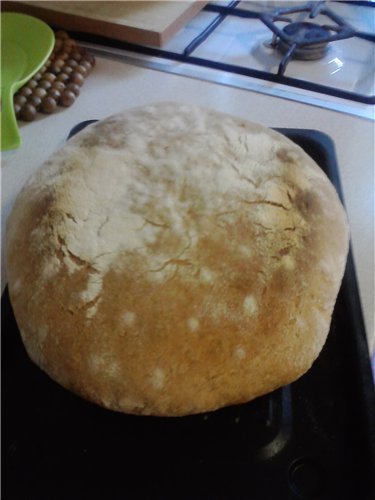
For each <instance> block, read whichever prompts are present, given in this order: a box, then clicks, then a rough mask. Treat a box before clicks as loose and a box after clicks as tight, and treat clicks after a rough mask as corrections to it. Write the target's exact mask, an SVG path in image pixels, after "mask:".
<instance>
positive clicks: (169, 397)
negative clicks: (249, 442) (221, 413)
mask: <svg viewBox="0 0 375 500" xmlns="http://www.w3.org/2000/svg"><path fill="white" fill-rule="evenodd" d="M347 251H348V225H347V222H346V217H345V213H344V210H343V207H342V205H341V203H340V201H339V198H338V196H337V194H336V192H335V189H334V188H333V186H332V185H331V183H330V181H329V180H328V179H327V177H326V175H325V174H324V173H323V172H322V171H321V169H320V168H319V167H318V166H317V165H316V164H315V163H314V161H313V160H312V159H311V158H310V157H309V156H307V155H306V154H305V153H304V151H303V150H302V149H301V148H299V147H298V146H296V145H295V144H294V143H292V142H291V141H290V140H288V139H287V138H285V137H284V136H282V135H280V134H278V133H276V132H274V131H272V130H269V129H266V128H264V127H262V126H260V125H257V124H253V123H250V122H247V121H244V120H242V119H239V118H236V117H233V116H228V115H226V114H223V113H219V112H216V111H213V110H209V109H203V108H200V107H197V106H192V105H184V104H178V103H158V104H155V105H150V106H146V107H143V108H136V109H133V110H127V111H125V112H123V113H120V114H118V115H114V116H112V117H110V118H108V119H106V120H103V121H100V122H98V123H96V124H94V125H91V126H89V127H87V128H86V129H85V130H84V131H82V132H80V133H79V134H77V135H76V136H75V137H74V138H73V139H71V140H69V141H68V142H67V143H66V145H65V146H63V147H62V148H61V149H60V150H59V151H57V152H56V153H55V154H54V155H53V156H52V157H51V158H50V159H49V160H48V161H46V162H45V163H44V165H42V167H41V168H40V169H39V170H38V172H37V173H36V174H35V175H34V176H32V178H31V179H30V180H29V181H28V183H27V184H26V186H25V187H24V189H23V190H22V191H21V193H20V194H19V196H18V198H17V200H16V202H15V205H14V208H13V211H12V213H11V215H10V217H9V220H8V228H7V264H8V276H9V292H10V297H11V301H12V305H13V308H14V312H15V316H16V319H17V323H18V325H19V329H20V332H21V335H22V339H23V342H24V344H25V347H26V349H27V351H28V353H29V355H30V357H31V359H32V360H33V361H34V362H35V363H37V364H38V365H39V366H40V367H41V368H42V369H43V370H45V371H46V372H47V373H48V374H49V375H50V376H51V377H52V378H53V379H55V380H56V381H57V382H59V383H60V384H61V385H63V386H64V387H66V388H68V389H70V390H72V391H74V392H75V393H77V394H79V395H81V396H82V397H84V398H86V399H88V400H90V401H93V402H96V403H98V404H100V405H103V406H105V407H107V408H111V409H114V410H119V411H124V412H129V413H137V414H152V415H171V416H175V415H187V414H191V413H198V412H203V411H209V410H213V409H216V408H219V407H222V406H225V405H229V404H235V403H241V402H246V401H249V400H251V399H253V398H255V397H257V396H259V395H262V394H265V393H267V392H270V391H272V390H274V389H276V388H277V387H280V386H282V385H284V384H287V383H290V382H291V381H293V380H295V379H297V378H298V377H299V376H301V375H302V374H303V373H305V372H306V371H307V370H308V369H309V367H310V366H311V364H312V363H313V361H314V360H315V359H316V357H317V356H318V354H319V352H320V350H321V348H322V346H323V344H324V342H325V340H326V337H327V334H328V331H329V326H330V320H331V315H332V311H333V307H334V304H335V300H336V296H337V293H338V290H339V287H340V283H341V279H342V276H343V272H344V268H345V262H346V256H347Z"/></svg>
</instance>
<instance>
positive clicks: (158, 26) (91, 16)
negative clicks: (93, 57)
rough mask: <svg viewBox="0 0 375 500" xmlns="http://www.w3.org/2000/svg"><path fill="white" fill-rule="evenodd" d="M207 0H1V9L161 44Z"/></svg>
mask: <svg viewBox="0 0 375 500" xmlns="http://www.w3.org/2000/svg"><path fill="white" fill-rule="evenodd" d="M206 3H207V2H201V1H182V2H181V1H164V2H157V1H149V2H142V1H141V2H136V1H134V2H133V1H127V2H122V1H115V2H111V1H109V2H107V1H97V2H91V1H83V2H82V1H81V2H76V1H74V2H71V1H65V2H50V1H48V2H41V1H31V2H30V1H28V2H27V1H26V2H22V1H21V2H19V1H17V2H14V1H10V2H9V1H4V2H2V10H12V11H17V12H23V13H25V14H30V15H33V16H36V17H38V18H40V19H42V20H44V21H45V22H47V23H48V24H50V25H51V26H53V27H58V28H62V29H65V30H70V31H81V32H85V33H92V34H95V35H102V36H106V37H110V38H114V39H116V40H121V41H125V42H132V43H138V44H146V45H154V46H157V47H161V46H162V45H163V44H164V43H165V42H166V41H167V40H169V38H171V37H172V36H173V35H174V34H175V33H176V32H177V31H178V30H179V29H180V28H181V27H182V26H183V25H184V24H186V23H187V22H188V21H189V20H190V19H191V18H192V17H194V16H195V15H196V14H197V13H198V12H199V11H200V10H201V9H202V8H203V6H204V5H205V4H206Z"/></svg>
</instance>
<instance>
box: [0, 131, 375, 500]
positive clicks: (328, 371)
mask: <svg viewBox="0 0 375 500" xmlns="http://www.w3.org/2000/svg"><path fill="white" fill-rule="evenodd" d="M87 123H88V122H84V123H82V124H79V125H78V126H77V127H75V129H74V130H73V131H72V133H76V132H77V131H78V130H80V129H81V128H83V127H84V126H85V125H87ZM278 130H279V131H280V132H281V133H283V134H285V135H286V136H287V137H289V138H290V139H292V140H293V141H294V142H296V143H297V144H299V145H300V146H301V147H302V148H303V149H304V150H305V151H306V152H307V153H308V154H309V155H310V156H311V157H312V158H313V159H314V160H315V161H316V162H317V163H318V164H319V165H320V167H321V168H322V169H323V170H324V171H325V172H326V173H327V174H328V176H329V177H330V179H331V181H332V182H333V184H334V185H335V186H336V188H337V190H338V192H339V194H340V196H342V193H341V188H340V182H339V176H338V169H337V163H336V155H335V149H334V145H333V142H332V140H331V139H330V138H329V137H328V136H327V135H325V134H323V133H321V132H319V131H315V130H299V129H278ZM333 230H334V228H333ZM1 306H2V332H3V333H2V408H3V418H2V436H3V439H2V489H3V496H2V498H3V499H4V500H86V499H90V500H96V499H100V500H104V499H108V500H127V499H129V500H140V499H142V500H143V499H146V500H153V499H158V500H172V499H173V500H240V499H241V500H245V499H246V500H248V499H251V500H258V499H261V500H284V499H285V500H293V499H318V500H336V499H337V500H346V499H347V500H353V499H358V500H365V499H368V500H373V499H374V498H375V489H374V471H375V432H374V423H375V392H374V385H373V379H372V373H371V365H370V360H369V353H368V348H367V343H366V336H365V330H364V324H363V318H362V313H361V306H360V302H359V295H358V289H357V281H356V276H355V271H354V266H353V259H352V254H351V252H350V254H349V258H348V263H347V267H346V272H345V276H344V279H343V282H342V286H341V290H340V293H339V296H338V300H337V303H336V307H335V311H334V315H333V320H332V325H331V329H330V333H329V336H328V340H327V342H326V344H325V346H324V348H323V351H322V353H321V354H320V356H319V358H318V359H317V361H316V362H315V363H314V365H313V367H312V368H311V370H310V371H309V372H308V373H307V374H305V375H304V376H303V377H301V378H300V379H299V380H298V381H296V382H294V383H293V384H291V385H289V386H286V387H284V388H282V389H279V390H277V391H275V392H273V393H271V394H269V395H266V396H263V397H261V398H258V399H256V400H255V401H252V402H250V403H248V404H243V405H238V406H231V407H228V408H224V409H221V410H218V411H216V412H211V413H206V414H201V415H195V416H189V417H178V418H160V417H139V416H132V415H124V414H121V413H116V412H112V411H109V410H105V409H103V408H100V407H98V406H96V405H93V404H91V403H88V402H86V401H84V400H82V399H80V398H79V397H77V396H75V395H74V394H72V393H70V392H68V391H67V390H65V389H63V388H62V387H60V386H59V385H58V384H56V383H55V382H53V381H52V380H51V379H50V378H49V377H48V376H47V375H45V374H44V373H43V372H42V371H41V370H40V369H39V368H37V367H36V366H35V365H34V364H33V363H32V362H31V361H30V360H29V358H28V357H27V355H26V352H25V349H24V347H23V344H22V342H21V340H20V335H19V332H18V329H17V325H16V322H15V319H14V316H13V312H12V307H11V304H10V302H9V297H8V293H7V290H6V291H5V292H4V294H3V297H2V304H1Z"/></svg>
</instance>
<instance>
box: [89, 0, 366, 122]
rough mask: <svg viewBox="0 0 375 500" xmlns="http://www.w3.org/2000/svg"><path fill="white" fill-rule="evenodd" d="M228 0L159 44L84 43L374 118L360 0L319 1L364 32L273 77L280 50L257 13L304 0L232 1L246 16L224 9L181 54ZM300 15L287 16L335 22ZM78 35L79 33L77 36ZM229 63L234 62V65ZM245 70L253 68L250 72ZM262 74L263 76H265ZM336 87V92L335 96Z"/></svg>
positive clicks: (161, 67) (292, 62)
mask: <svg viewBox="0 0 375 500" xmlns="http://www.w3.org/2000/svg"><path fill="white" fill-rule="evenodd" d="M232 3H233V2H211V3H210V4H209V5H208V6H207V7H206V8H205V9H204V10H202V11H201V12H200V13H199V14H198V15H197V16H196V17H195V18H194V19H193V20H192V21H190V22H189V23H188V24H187V25H185V27H184V28H182V29H181V30H180V31H179V32H178V33H177V34H176V35H175V36H174V37H173V38H172V39H171V40H170V41H168V42H167V43H166V44H165V46H164V47H163V49H162V50H157V49H153V48H152V47H144V48H143V50H139V49H140V48H139V47H135V46H131V45H130V44H119V43H114V44H112V45H111V46H108V44H107V43H106V42H104V43H103V40H100V39H99V40H94V44H93V43H90V42H92V41H93V40H92V39H91V40H88V39H87V38H86V42H89V43H86V45H87V46H88V47H90V49H91V50H94V51H96V52H97V54H99V55H109V56H112V57H115V58H116V57H120V58H122V59H127V60H128V61H130V62H133V63H134V64H139V65H142V66H148V67H152V68H154V69H158V70H161V71H167V72H170V73H177V74H183V75H184V76H191V77H193V78H201V79H204V80H209V81H215V82H217V83H221V84H225V85H232V86H235V87H239V88H245V89H250V90H254V91H257V92H262V93H266V94H270V95H275V96H279V97H283V98H286V99H292V100H297V101H301V102H305V103H309V104H312V105H316V106H320V107H324V108H328V109H335V110H337V111H340V112H344V113H349V114H353V115H355V116H361V117H364V118H368V119H375V113H374V103H375V76H374V75H375V43H374V42H375V9H374V8H371V7H368V6H362V3H361V4H348V3H341V2H325V5H326V6H328V7H329V9H330V10H332V11H333V12H334V13H335V14H336V15H338V16H340V17H341V18H342V19H343V20H344V21H345V22H346V23H348V25H349V26H350V27H352V28H353V29H354V30H355V31H356V32H361V33H366V34H369V35H370V37H371V38H370V39H365V38H360V37H357V36H356V37H352V38H347V39H343V40H336V41H334V42H331V43H329V44H328V46H327V48H326V51H325V53H324V55H323V57H322V58H320V59H318V60H309V61H306V60H300V59H291V60H290V61H289V62H288V64H287V67H286V69H285V73H284V76H282V77H281V79H280V78H279V77H278V75H277V73H278V68H279V64H280V61H281V59H282V57H283V55H282V54H280V51H279V50H277V49H275V48H273V47H271V46H270V42H271V41H272V36H273V33H272V32H271V31H270V29H269V28H268V27H267V26H266V25H265V24H264V23H263V22H262V21H261V20H260V19H259V14H264V13H267V12H273V11H275V8H276V9H280V8H281V9H283V8H285V7H291V6H293V7H295V6H296V5H298V4H301V5H307V4H306V2H303V1H302V2H280V1H276V2H275V1H274V2H268V1H265V2H253V1H243V2H238V3H237V5H236V6H235V8H236V9H240V10H242V11H247V12H248V13H250V17H249V16H247V17H240V16H238V15H227V16H225V17H224V18H223V19H222V20H221V21H220V22H219V23H218V24H217V26H216V28H215V30H214V31H213V32H212V33H210V34H209V36H208V37H207V38H206V39H205V40H204V41H203V42H202V43H201V44H200V45H198V46H197V47H196V48H195V49H194V50H192V52H191V53H190V54H187V48H188V47H189V45H191V43H192V42H193V41H194V40H195V39H196V37H198V38H199V36H200V35H201V34H202V32H204V30H205V29H206V28H207V27H208V26H209V25H210V24H211V23H212V22H214V21H215V19H217V17H218V12H217V11H215V8H217V9H218V8H222V7H228V6H230V5H231V4H232ZM319 3H322V2H310V4H319ZM323 3H324V2H323ZM306 16H307V14H306V13H294V14H290V15H288V17H289V18H291V20H292V21H293V22H306V21H308V22H313V23H318V24H322V25H333V24H334V23H333V22H332V20H331V19H329V18H327V16H325V15H323V14H318V15H316V16H315V17H314V19H309V18H307V19H306ZM283 25H285V23H281V27H282V26H283ZM81 40H82V38H81ZM83 40H85V38H84V37H83ZM185 56H186V57H185ZM187 56H189V57H187ZM202 61H203V63H202ZM204 61H208V62H209V64H208V65H206V64H205V63H204ZM231 68H234V71H232V69H231ZM228 69H229V70H228ZM242 70H244V71H245V73H246V71H247V70H250V72H249V74H243V71H242ZM251 72H255V75H254V74H252V73H251ZM263 74H265V78H263V76H262V75H263ZM267 75H270V76H268V77H267ZM267 78H268V79H267ZM301 82H302V83H301ZM317 89H318V90H317ZM324 89H326V90H327V91H328V93H327V92H325V91H324ZM337 89H338V91H339V93H338V95H335V94H336V90H337ZM340 91H341V93H343V94H347V96H346V97H345V98H343V97H342V96H340ZM351 95H352V96H353V99H351ZM358 96H359V97H358ZM357 98H358V99H359V100H358V99H357ZM359 101H362V102H359Z"/></svg>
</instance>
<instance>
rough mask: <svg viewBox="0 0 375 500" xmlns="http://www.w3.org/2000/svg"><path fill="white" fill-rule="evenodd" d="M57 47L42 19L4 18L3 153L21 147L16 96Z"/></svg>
mask: <svg viewBox="0 0 375 500" xmlns="http://www.w3.org/2000/svg"><path fill="white" fill-rule="evenodd" d="M54 43H55V35H54V33H53V31H52V30H51V28H50V27H49V26H48V25H47V24H45V23H44V22H43V21H40V19H37V18H35V17H31V16H26V15H24V14H18V13H15V12H4V13H2V14H1V151H5V150H8V149H15V148H18V147H19V146H20V144H21V139H20V135H19V132H18V127H17V121H16V117H15V113H14V108H13V95H14V94H15V92H17V90H18V89H19V88H20V87H22V85H24V84H25V83H26V82H27V81H28V80H29V79H30V78H31V77H32V76H33V75H34V74H35V73H36V72H37V71H38V70H39V69H40V68H41V67H42V66H43V64H44V63H45V62H46V60H47V59H48V57H49V55H50V54H51V52H52V49H53V46H54Z"/></svg>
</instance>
